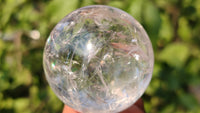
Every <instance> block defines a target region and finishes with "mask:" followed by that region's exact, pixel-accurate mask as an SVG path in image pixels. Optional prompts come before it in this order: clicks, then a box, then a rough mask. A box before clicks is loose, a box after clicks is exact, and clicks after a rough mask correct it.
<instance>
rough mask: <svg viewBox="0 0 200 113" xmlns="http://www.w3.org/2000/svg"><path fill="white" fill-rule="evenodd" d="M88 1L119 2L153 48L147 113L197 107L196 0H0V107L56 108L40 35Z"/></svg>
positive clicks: (0, 110)
mask: <svg viewBox="0 0 200 113" xmlns="http://www.w3.org/2000/svg"><path fill="white" fill-rule="evenodd" d="M93 4H105V5H109V6H114V7H117V8H120V9H122V10H124V11H126V12H128V13H129V14H130V15H132V16H133V17H134V18H135V19H137V20H138V21H139V22H140V23H141V24H142V25H143V26H144V28H145V29H146V31H147V33H148V34H149V36H150V39H151V41H152V44H153V48H154V55H155V65H154V72H153V78H152V81H151V83H150V85H149V87H148V89H147V90H146V92H145V94H144V95H143V97H142V98H143V100H144V104H145V109H146V112H147V113H200V0H0V113H61V111H62V108H63V103H62V102H61V101H60V100H58V98H57V97H56V96H55V94H54V93H53V92H52V90H51V89H50V87H49V85H48V83H47V81H46V79H45V75H44V71H43V67H42V55H43V48H44V44H45V41H46V39H47V37H48V35H49V33H50V31H51V30H52V29H53V27H54V26H55V25H56V23H58V22H59V21H60V20H61V19H62V18H63V17H64V16H65V15H67V14H68V13H70V12H71V11H73V10H75V9H77V8H80V7H83V6H87V5H93Z"/></svg>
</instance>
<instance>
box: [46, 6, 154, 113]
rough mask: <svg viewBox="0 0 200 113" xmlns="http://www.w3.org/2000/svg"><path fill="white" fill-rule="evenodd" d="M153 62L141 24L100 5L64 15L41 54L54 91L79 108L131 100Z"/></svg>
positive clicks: (112, 106) (110, 111)
mask: <svg viewBox="0 0 200 113" xmlns="http://www.w3.org/2000/svg"><path fill="white" fill-rule="evenodd" d="M153 63H154V57H153V50H152V45H151V42H150V40H149V38H148V36H147V34H146V32H145V30H144V29H143V27H142V26H141V25H140V24H139V23H138V22H137V21H136V20H135V19H134V18H133V17H131V16H130V15H129V14H127V13H126V12H124V11H122V10H120V9H117V8H113V7H109V6H103V5H94V6H87V7H83V8H80V9H78V10H75V11H73V12H72V13H70V14H69V15H67V16H66V17H64V18H63V19H62V20H61V21H60V22H59V23H58V24H57V25H56V27H55V28H54V29H53V30H52V32H51V34H50V36H49V38H48V40H47V42H46V46H45V49H44V56H43V65H44V70H45V75H46V78H47V81H48V83H49V84H50V86H51V88H52V89H53V91H54V93H55V94H56V95H57V96H58V97H59V99H60V100H61V101H63V102H64V103H65V104H66V105H68V106H70V107H71V108H73V109H75V110H77V111H79V112H83V113H114V112H120V111H122V110H124V109H126V108H128V107H129V106H131V105H132V104H133V103H134V102H136V100H137V99H138V98H140V97H141V95H142V94H143V93H144V91H145V89H146V88H147V86H148V84H149V82H150V80H151V76H152V70H153Z"/></svg>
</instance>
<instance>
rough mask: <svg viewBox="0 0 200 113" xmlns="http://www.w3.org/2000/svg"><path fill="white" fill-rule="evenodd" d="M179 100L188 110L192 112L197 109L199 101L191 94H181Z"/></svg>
mask: <svg viewBox="0 0 200 113" xmlns="http://www.w3.org/2000/svg"><path fill="white" fill-rule="evenodd" d="M178 97H179V99H180V102H181V104H182V105H184V106H185V107H186V108H188V109H190V110H192V109H194V108H196V107H197V105H198V104H197V100H196V99H195V98H194V97H193V96H192V95H191V94H184V93H181V94H179V96H178Z"/></svg>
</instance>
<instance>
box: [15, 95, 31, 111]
mask: <svg viewBox="0 0 200 113" xmlns="http://www.w3.org/2000/svg"><path fill="white" fill-rule="evenodd" d="M14 109H15V111H16V112H20V113H30V110H29V99H28V98H18V99H16V100H15V101H14Z"/></svg>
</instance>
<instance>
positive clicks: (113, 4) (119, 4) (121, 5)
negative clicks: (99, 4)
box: [108, 1, 124, 9]
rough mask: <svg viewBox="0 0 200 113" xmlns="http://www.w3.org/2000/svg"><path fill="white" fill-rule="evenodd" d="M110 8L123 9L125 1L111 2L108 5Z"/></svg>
mask: <svg viewBox="0 0 200 113" xmlns="http://www.w3.org/2000/svg"><path fill="white" fill-rule="evenodd" d="M108 5H109V6H112V7H116V8H119V9H123V6H124V2H123V1H111V2H109V3H108Z"/></svg>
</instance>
